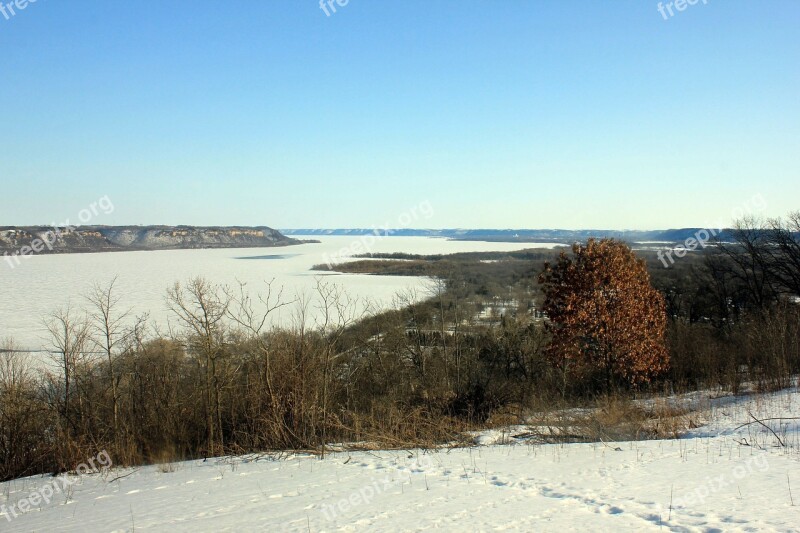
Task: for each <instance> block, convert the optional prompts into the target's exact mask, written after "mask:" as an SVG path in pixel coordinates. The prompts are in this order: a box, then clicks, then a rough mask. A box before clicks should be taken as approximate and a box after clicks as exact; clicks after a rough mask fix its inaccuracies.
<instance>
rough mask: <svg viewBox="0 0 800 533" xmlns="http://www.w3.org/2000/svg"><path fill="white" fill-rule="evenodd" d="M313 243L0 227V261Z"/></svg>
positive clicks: (206, 231)
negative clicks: (39, 257) (62, 255)
mask: <svg viewBox="0 0 800 533" xmlns="http://www.w3.org/2000/svg"><path fill="white" fill-rule="evenodd" d="M314 242H319V241H316V240H309V239H294V238H291V237H287V236H285V235H283V234H281V233H280V232H278V231H276V230H274V229H272V228H269V227H267V226H254V227H248V226H80V227H77V228H69V229H64V228H53V227H48V226H0V256H2V259H3V260H5V261H6V262H8V263H9V264H11V265H12V266H15V265H17V264H20V262H21V260H23V259H25V258H27V257H29V256H32V255H54V254H76V253H104V252H134V251H135V252H148V251H156V250H208V249H233V248H278V247H285V246H295V245H299V244H309V243H314Z"/></svg>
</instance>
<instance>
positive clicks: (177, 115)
mask: <svg viewBox="0 0 800 533" xmlns="http://www.w3.org/2000/svg"><path fill="white" fill-rule="evenodd" d="M7 1H8V0H3V2H4V3H6V2H7ZM657 4H658V2H655V1H650V0H638V1H613V2H611V1H599V0H598V1H584V0H582V1H577V0H576V1H566V0H563V1H562V0H558V1H557V0H552V1H547V2H545V1H533V0H525V1H523V0H492V1H488V0H487V1H478V0H474V1H468V0H462V1H458V2H456V1H433V0H424V1H423V0H414V1H412V0H394V1H383V0H381V1H377V0H350V1H349V4H348V5H346V6H345V7H338V8H337V12H336V13H335V14H333V13H332V14H331V16H326V15H325V13H324V12H323V11H322V10H321V9H320V7H319V4H318V1H317V0H271V1H257V0H248V1H243V0H230V1H218V0H216V1H178V0H161V1H159V2H142V1H130V0H124V1H123V0H102V1H101V0H93V1H88V0H70V1H61V0H59V1H57V0H38V1H37V2H36V3H33V4H29V5H28V6H27V7H26V8H25V9H24V10H22V11H19V10H18V11H17V13H16V15H14V16H11V17H10V18H9V19H8V20H6V18H5V17H4V16H3V15H0V80H1V81H2V89H3V91H2V95H3V96H2V99H0V138H2V148H1V149H0V199H2V212H1V215H0V224H6V225H21V224H36V223H50V222H53V221H55V222H60V221H62V220H64V219H66V218H71V219H72V220H74V219H75V217H76V215H77V213H78V212H79V211H80V210H81V209H83V208H85V207H87V206H88V205H89V204H91V203H92V202H93V201H96V200H97V199H98V198H100V197H101V196H106V195H107V196H109V197H110V198H111V200H112V201H113V203H114V206H115V210H114V212H113V213H112V214H110V215H101V216H98V217H96V218H95V219H94V220H92V223H98V224H106V223H107V224H155V223H162V224H179V223H182V224H198V225H200V224H229V225H233V224H247V225H257V224H265V225H270V226H273V227H279V228H295V227H369V226H373V225H382V224H384V223H386V222H392V221H396V220H397V219H398V218H399V217H400V216H401V215H402V214H403V213H406V212H408V211H409V210H410V209H411V208H412V207H414V206H415V205H418V204H419V203H420V202H423V201H425V200H427V201H429V202H430V204H431V206H432V207H433V208H434V211H435V215H434V216H433V217H432V218H430V219H419V220H417V221H415V222H414V223H412V224H411V225H412V226H415V227H516V228H523V227H525V228H544V227H548V228H549V227H559V228H588V227H593V228H597V227H602V228H610V229H621V228H639V229H654V228H670V227H681V226H706V225H708V224H709V222H711V221H715V220H718V219H720V218H723V219H730V214H731V212H732V211H734V210H735V209H736V208H737V207H739V206H742V205H743V204H745V203H747V202H748V201H749V200H750V199H751V198H753V196H754V195H756V194H761V195H762V197H763V198H764V199H765V200H766V202H767V205H768V208H767V210H766V211H765V212H764V213H763V214H766V215H768V216H777V215H780V214H785V213H786V212H787V211H789V210H795V209H800V32H799V31H798V27H800V2H797V1H794V0H786V1H756V0H749V1H737V0H708V1H707V4H703V0H700V1H699V2H698V3H697V4H696V5H693V6H688V7H687V8H686V9H685V10H684V11H683V12H677V11H675V15H674V16H673V17H671V18H669V19H668V20H665V19H664V18H663V17H662V15H661V14H659V12H658V10H657Z"/></svg>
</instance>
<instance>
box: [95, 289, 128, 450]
mask: <svg viewBox="0 0 800 533" xmlns="http://www.w3.org/2000/svg"><path fill="white" fill-rule="evenodd" d="M116 282H117V278H116V277H115V278H114V279H112V280H111V282H110V283H109V284H108V285H107V286H106V287H101V286H100V285H99V284H95V285H94V286H92V289H91V291H90V292H89V295H88V296H87V300H88V301H89V304H90V305H91V308H92V310H91V315H90V316H91V319H92V322H91V328H92V333H93V335H92V336H91V337H90V338H91V340H92V342H93V343H94V344H95V345H96V346H97V348H98V349H99V350H101V351H102V352H103V354H104V355H105V358H106V362H107V363H108V378H109V385H110V388H111V407H112V413H113V427H114V442H115V444H116V445H117V449H119V437H120V427H119V393H118V391H117V389H118V387H119V378H118V376H117V375H116V372H115V370H114V356H115V353H116V351H117V346H118V345H119V344H120V343H122V342H124V341H125V339H126V337H127V336H128V335H130V333H131V332H130V331H129V330H127V331H126V329H125V323H124V322H125V320H126V319H127V317H128V315H129V314H130V311H124V312H121V313H118V311H117V307H118V305H119V301H120V298H119V297H118V296H117V295H116V293H115V290H114V286H115V284H116Z"/></svg>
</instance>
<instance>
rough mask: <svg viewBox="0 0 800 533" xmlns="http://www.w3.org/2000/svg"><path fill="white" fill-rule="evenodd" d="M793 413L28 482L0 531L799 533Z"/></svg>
mask: <svg viewBox="0 0 800 533" xmlns="http://www.w3.org/2000/svg"><path fill="white" fill-rule="evenodd" d="M751 414H752V415H753V416H755V417H757V418H759V419H761V420H764V419H772V420H768V421H765V424H767V425H768V426H769V427H770V429H767V428H766V427H764V426H762V425H761V424H758V423H755V422H754V421H753V418H752V417H751ZM798 416H800V393H798V391H797V390H796V389H795V390H791V391H784V392H780V393H775V394H769V395H764V396H757V395H753V396H747V397H740V398H732V397H724V398H720V399H717V400H710V401H708V402H707V408H706V410H705V412H704V413H703V418H704V420H705V421H706V422H707V423H705V424H704V425H703V426H702V427H699V428H697V429H695V430H693V431H692V433H691V434H690V435H689V436H687V437H686V438H683V439H680V440H663V441H640V442H622V443H596V444H561V445H558V444H545V445H541V444H540V445H532V444H529V443H524V442H523V443H518V444H516V445H503V446H498V445H492V446H480V447H475V448H471V449H452V450H440V451H436V452H428V453H424V452H418V451H391V452H390V451H378V452H353V453H348V452H340V453H336V454H331V455H329V456H328V457H327V458H326V459H325V460H324V461H320V460H319V459H318V458H313V457H309V456H302V455H291V456H283V457H270V456H262V457H255V456H252V457H239V458H224V459H217V460H211V459H209V460H208V461H206V462H203V461H192V462H185V463H178V464H174V465H159V466H152V467H145V468H141V469H112V470H110V471H106V472H104V473H102V474H94V475H85V476H82V477H81V478H80V480H78V478H77V477H74V478H71V479H70V481H69V483H70V484H68V485H67V486H66V488H61V487H62V486H63V485H65V482H64V481H63V480H60V479H55V480H54V478H42V477H36V478H27V479H21V480H17V481H14V482H10V483H4V484H0V505H2V506H4V508H2V509H0V531H3V532H5V531H39V532H49V531H88V532H95V531H98V532H100V531H103V532H111V531H114V532H123V531H126V532H132V531H170V532H182V531H186V532H198V531H199V532H205V531H209V532H211V531H213V532H216V531H232V532H233V531H235V532H240V531H315V532H316V531H416V530H428V529H440V530H446V531H494V530H523V531H572V530H586V531H800V431H799V430H798V427H800V426H798V421H797V420H796V419H792V418H793V417H798ZM749 422H752V423H751V424H749V425H746V426H744V427H739V426H740V425H742V424H747V423H749ZM773 431H774V433H773ZM487 436H488V435H487ZM484 440H486V441H491V439H484ZM48 487H49V488H48ZM54 487H55V488H54ZM32 494H33V495H34V497H33V498H31V495H32ZM37 494H38V495H39V496H38V497H36V495H37ZM48 494H52V496H51V497H49V498H47V499H49V500H50V501H49V503H48V502H45V501H42V499H43V495H48ZM25 500H27V501H28V503H29V504H30V503H31V502H33V501H34V500H36V504H35V505H31V507H32V508H31V509H30V510H28V511H27V512H25V513H23V512H21V511H20V507H19V505H20V503H21V502H23V501H25ZM793 501H794V505H793ZM670 502H671V503H670ZM22 505H23V507H24V503H23V504H22ZM11 506H14V507H11ZM13 513H16V514H17V516H16V517H14V516H13Z"/></svg>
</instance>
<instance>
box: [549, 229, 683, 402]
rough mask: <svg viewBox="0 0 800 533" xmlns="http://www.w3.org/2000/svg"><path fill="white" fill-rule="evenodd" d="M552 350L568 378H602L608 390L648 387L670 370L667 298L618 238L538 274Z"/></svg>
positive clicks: (578, 249) (591, 244) (580, 248)
mask: <svg viewBox="0 0 800 533" xmlns="http://www.w3.org/2000/svg"><path fill="white" fill-rule="evenodd" d="M539 282H540V283H541V284H542V288H543V290H544V294H545V302H544V307H543V311H544V312H545V314H546V315H547V317H548V318H549V321H548V328H549V330H550V331H551V333H552V336H553V339H552V342H551V344H550V346H549V348H548V352H549V356H550V357H551V358H552V360H553V362H554V363H555V364H556V365H557V366H558V367H559V368H560V369H561V370H562V371H563V372H564V376H565V378H566V376H576V377H588V376H590V375H595V376H598V377H600V378H601V379H602V380H603V381H604V382H605V386H606V387H610V386H612V385H622V384H628V385H631V386H634V387H637V386H639V385H642V384H644V383H648V382H649V381H650V380H651V379H652V378H653V377H655V376H657V375H658V374H661V373H662V372H664V371H666V370H667V368H668V365H669V354H668V352H667V349H666V345H665V327H666V310H665V303H664V298H663V296H662V295H661V293H660V292H659V291H657V290H656V289H654V288H653V286H652V285H651V283H650V275H649V274H648V272H647V268H646V266H645V262H644V261H643V260H641V259H637V258H636V256H635V255H634V254H633V252H632V251H631V249H630V248H629V247H628V246H627V245H625V244H624V243H621V242H618V241H615V240H613V239H603V240H600V241H596V240H594V239H590V240H589V241H588V242H587V243H586V245H585V246H584V245H581V244H575V245H573V247H572V255H571V256H569V255H568V254H566V253H564V252H562V253H561V255H560V257H559V259H558V261H557V262H556V263H555V264H549V263H548V264H546V265H545V268H544V270H543V271H542V273H541V274H540V276H539Z"/></svg>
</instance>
